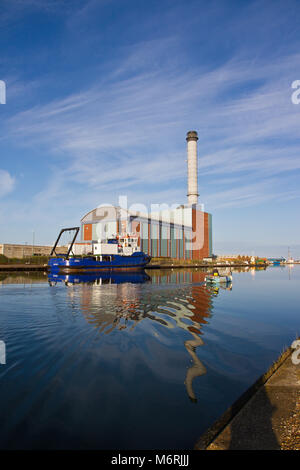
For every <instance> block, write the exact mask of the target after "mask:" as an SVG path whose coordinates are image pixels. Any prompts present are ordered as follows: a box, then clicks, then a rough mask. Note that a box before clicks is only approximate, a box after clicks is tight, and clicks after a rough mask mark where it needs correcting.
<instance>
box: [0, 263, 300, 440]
mask: <svg viewBox="0 0 300 470" xmlns="http://www.w3.org/2000/svg"><path fill="white" fill-rule="evenodd" d="M147 273H148V275H146V274H139V275H134V274H133V275H130V276H129V277H127V276H126V275H123V276H122V275H118V276H116V277H115V278H113V279H109V276H102V278H101V279H95V278H92V277H91V278H89V277H87V278H85V279H79V278H78V276H76V277H75V278H73V279H59V280H58V279H55V278H51V279H50V283H49V282H48V278H47V276H46V275H43V274H33V275H26V274H24V275H12V274H3V273H2V274H0V340H3V341H5V343H6V354H7V357H6V361H7V362H6V364H5V365H0V380H1V382H0V383H1V387H0V422H1V426H0V447H1V448H9V449H14V448H22V449H23V448H54V449H73V448H81V449H91V448H92V449H151V448H156V449H188V448H192V447H193V446H194V444H195V442H196V441H197V439H198V437H199V436H200V434H201V433H202V432H203V431H204V430H205V429H206V428H207V427H208V426H209V425H210V424H211V423H212V422H213V421H214V420H215V419H216V418H217V417H218V416H219V415H220V414H221V413H223V412H224V411H225V409H226V408H227V407H228V406H229V405H230V404H231V403H232V402H233V401H234V400H235V399H237V398H238V397H239V396H240V394H241V393H242V392H243V391H245V389H247V388H248V387H249V385H251V384H252V383H253V382H254V381H255V380H256V379H257V378H258V377H259V376H260V375H261V374H262V373H264V372H265V371H266V369H267V368H268V367H269V366H270V364H271V363H272V361H273V360H274V359H276V358H277V357H278V355H279V353H280V352H281V351H282V350H283V349H284V348H285V347H286V346H289V345H290V344H291V342H292V340H293V339H295V337H296V335H297V334H298V335H299V333H300V319H299V315H300V312H299V305H300V302H299V301H300V266H299V265H298V266H296V265H295V266H294V267H289V268H288V267H273V268H268V269H267V270H266V271H255V270H251V271H249V272H234V275H233V284H232V290H230V289H228V290H226V289H219V290H218V289H209V288H207V287H205V285H204V284H203V280H204V275H205V274H204V273H203V272H200V271H196V270H193V271H190V272H188V271H178V272H175V271H156V272H154V271H148V272H147Z"/></svg>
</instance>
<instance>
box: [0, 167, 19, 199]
mask: <svg viewBox="0 0 300 470" xmlns="http://www.w3.org/2000/svg"><path fill="white" fill-rule="evenodd" d="M14 186H15V178H14V177H13V176H11V175H10V174H9V173H8V171H6V170H1V169H0V197H2V196H5V195H6V194H8V193H10V192H11V191H12V190H13V189H14Z"/></svg>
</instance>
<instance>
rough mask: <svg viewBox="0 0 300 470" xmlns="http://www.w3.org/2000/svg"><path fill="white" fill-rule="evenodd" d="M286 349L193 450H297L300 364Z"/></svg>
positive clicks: (298, 439) (299, 448)
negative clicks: (293, 359) (295, 362)
mask: <svg viewBox="0 0 300 470" xmlns="http://www.w3.org/2000/svg"><path fill="white" fill-rule="evenodd" d="M294 351H295V350H293V349H291V348H288V349H287V350H286V351H285V352H284V353H283V354H282V355H281V356H280V358H279V359H278V360H277V361H276V363H274V364H273V365H272V367H271V368H270V369H269V371H268V372H267V373H266V374H264V375H263V376H262V377H260V378H259V379H258V381H257V382H255V384H254V385H252V387H250V389H248V390H247V391H246V392H245V393H244V394H243V395H242V397H241V398H240V399H239V400H237V401H236V402H235V403H234V405H232V406H231V407H230V408H229V409H228V410H227V411H226V412H225V413H224V414H223V415H222V416H221V418H220V419H219V420H217V421H216V422H215V423H214V424H213V425H212V426H211V427H210V428H209V429H208V430H207V431H206V432H205V433H204V434H203V435H202V436H201V437H200V439H199V440H198V442H197V444H196V445H195V447H194V449H195V450H300V364H298V365H297V364H294V363H293V361H292V353H293V352H294Z"/></svg>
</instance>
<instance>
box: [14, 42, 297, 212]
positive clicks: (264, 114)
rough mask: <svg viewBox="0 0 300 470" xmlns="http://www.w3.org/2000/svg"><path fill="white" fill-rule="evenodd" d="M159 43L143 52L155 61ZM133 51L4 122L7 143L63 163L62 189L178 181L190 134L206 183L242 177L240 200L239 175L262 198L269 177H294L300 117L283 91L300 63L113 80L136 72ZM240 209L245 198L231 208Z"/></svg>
mask: <svg viewBox="0 0 300 470" xmlns="http://www.w3.org/2000/svg"><path fill="white" fill-rule="evenodd" d="M165 41H166V43H165V44H163V43H161V42H160V44H156V43H155V41H154V42H151V43H150V44H144V45H143V47H144V48H145V49H146V50H147V48H148V47H150V48H151V51H152V52H151V54H152V55H154V56H155V53H156V54H157V57H161V55H162V54H163V52H162V51H164V50H166V49H168V47H169V45H170V40H169V38H166V40H165ZM155 48H156V49H157V50H155ZM134 50H135V51H136V57H135V56H134V53H133V52H132V51H131V53H130V56H129V58H127V59H126V60H125V61H124V63H123V64H120V66H119V69H118V72H117V71H116V70H114V71H112V75H111V76H108V77H105V78H104V77H102V78H101V79H100V82H99V84H94V85H93V86H91V87H89V88H87V89H82V91H81V92H79V93H74V94H71V95H69V96H66V97H65V98H63V99H60V100H54V101H52V102H50V103H48V104H46V105H37V106H34V107H33V108H31V109H27V110H26V111H24V112H21V113H17V114H16V115H15V116H13V117H12V118H11V119H10V120H9V121H8V123H7V136H9V137H10V138H12V137H13V138H15V139H16V140H17V141H19V142H20V143H21V144H22V145H27V146H32V145H44V146H46V147H47V148H48V149H49V148H50V149H51V150H52V153H53V155H55V157H56V158H57V156H58V155H64V158H67V164H65V163H63V162H62V161H61V162H60V163H59V164H60V165H61V169H63V170H64V181H65V184H66V182H67V181H70V182H71V181H73V182H76V183H83V184H86V185H87V186H90V187H95V186H96V185H98V184H101V186H102V188H103V189H105V190H109V189H112V188H113V187H114V186H115V185H116V184H118V187H119V190H120V191H122V190H124V189H126V188H127V189H129V188H132V187H134V186H135V185H136V184H146V185H147V188H149V182H150V181H153V183H154V184H155V183H161V184H164V183H170V181H171V180H173V181H174V182H175V181H176V180H183V178H184V177H185V171H186V169H185V167H186V164H185V148H184V144H179V143H180V142H183V139H184V134H185V132H186V130H188V129H189V128H190V127H191V128H194V127H195V128H196V129H197V130H198V131H199V133H200V141H199V153H200V158H199V165H200V171H201V176H202V177H203V176H204V175H205V176H206V177H209V176H210V177H214V176H215V175H219V176H222V175H226V174H228V173H230V175H231V176H234V175H235V174H239V178H240V183H241V184H240V187H241V188H242V191H244V188H245V184H243V175H242V173H243V172H244V173H245V178H247V179H248V180H249V175H251V172H252V173H253V176H255V178H257V177H259V179H261V180H262V183H263V184H265V188H266V190H265V193H264V194H265V197H266V198H267V197H269V196H267V194H270V193H269V191H270V186H271V185H270V184H268V181H267V180H266V178H270V177H273V175H274V174H280V173H283V172H285V171H291V170H299V169H300V159H299V150H300V146H299V142H298V140H297V135H298V128H299V118H300V109H297V107H295V106H293V105H292V104H291V101H290V93H291V90H290V88H289V87H290V83H291V80H292V77H293V76H292V73H293V70H294V64H295V62H297V61H299V59H300V56H290V57H286V58H285V60H284V67H282V65H283V64H282V60H281V59H280V60H278V61H272V62H271V63H264V64H263V66H262V64H261V63H256V64H254V63H247V62H245V60H241V61H239V60H231V61H229V62H227V63H225V64H223V65H222V66H219V67H217V68H215V69H213V70H205V69H204V68H203V69H201V68H199V70H197V69H196V68H194V69H193V70H186V71H185V70H182V69H181V68H172V67H170V66H169V65H168V67H165V68H164V67H163V66H162V67H161V68H160V69H159V70H152V69H150V70H149V67H148V68H147V67H146V68H145V67H143V70H139V72H137V73H136V74H134V75H133V76H132V77H130V78H123V79H122V78H118V76H119V74H121V75H123V74H124V73H125V72H126V70H128V69H130V70H132V69H134V65H135V62H136V63H137V64H138V63H139V61H140V56H141V50H140V49H139V48H137V49H136V48H134ZM116 72H117V73H116ZM125 75H126V73H125ZM112 77H113V79H112ZM289 77H290V78H289ZM233 90H240V91H239V92H236V93H234V94H232V91H233ZM243 90H244V91H243ZM279 139H281V141H282V140H283V141H284V140H287V139H288V140H289V145H288V146H287V145H283V144H282V143H281V144H279V143H278V141H279ZM179 145H180V148H181V151H178V147H179ZM261 189H263V185H261ZM233 194H234V193H233V192H229V193H228V194H227V196H228V198H229V199H230V198H231V195H233ZM210 200H211V202H212V201H214V200H215V198H210ZM243 200H244V197H243V192H241V197H240V198H238V197H236V196H234V199H233V200H232V202H233V203H234V204H238V203H239V201H240V202H241V203H242V201H243ZM247 200H248V202H249V203H251V201H252V203H253V204H257V203H258V202H259V201H260V200H261V198H257V197H256V195H255V194H253V197H252V196H251V193H249V194H248V196H247ZM229 205H230V202H229ZM212 208H213V207H212Z"/></svg>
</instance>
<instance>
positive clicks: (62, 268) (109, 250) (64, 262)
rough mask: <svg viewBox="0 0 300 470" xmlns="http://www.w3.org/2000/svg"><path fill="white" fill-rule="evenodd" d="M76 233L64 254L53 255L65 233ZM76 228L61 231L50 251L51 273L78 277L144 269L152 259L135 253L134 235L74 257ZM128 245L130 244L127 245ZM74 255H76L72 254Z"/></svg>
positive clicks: (136, 243)
mask: <svg viewBox="0 0 300 470" xmlns="http://www.w3.org/2000/svg"><path fill="white" fill-rule="evenodd" d="M70 231H75V235H74V237H73V240H72V242H71V244H70V246H69V248H68V251H67V253H66V254H59V253H56V249H57V245H58V242H59V240H60V238H61V236H62V234H63V233H64V232H70ZM78 232H79V227H72V228H64V229H62V230H61V231H60V233H59V236H58V237H57V240H56V242H55V244H54V246H53V248H52V251H51V254H50V259H49V262H48V267H49V269H50V270H51V271H52V272H53V271H56V272H62V273H81V272H97V271H102V270H106V271H107V270H114V271H116V270H122V271H124V270H135V271H136V270H137V269H143V268H144V267H145V266H146V265H147V264H148V263H149V261H150V260H151V257H150V256H148V255H146V254H145V253H144V252H142V251H139V249H138V239H137V237H135V236H134V235H130V236H129V235H124V236H122V237H116V238H114V239H110V240H106V241H105V242H100V243H94V244H92V245H89V250H90V252H89V253H88V254H76V250H75V249H73V247H74V243H75V240H76V237H77V235H78ZM128 240H129V241H130V243H129V242H128ZM74 252H75V253H74Z"/></svg>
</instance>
